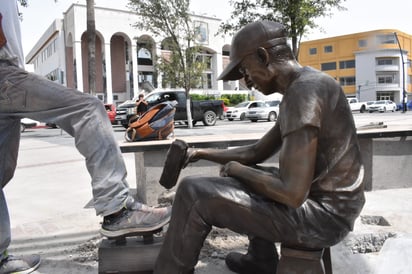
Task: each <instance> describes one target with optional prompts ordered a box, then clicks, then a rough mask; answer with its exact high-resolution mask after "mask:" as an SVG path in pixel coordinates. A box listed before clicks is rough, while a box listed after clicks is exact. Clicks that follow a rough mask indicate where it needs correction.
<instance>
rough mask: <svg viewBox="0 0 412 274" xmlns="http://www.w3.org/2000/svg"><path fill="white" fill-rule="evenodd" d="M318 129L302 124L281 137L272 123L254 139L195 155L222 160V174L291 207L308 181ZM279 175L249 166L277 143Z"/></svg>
mask: <svg viewBox="0 0 412 274" xmlns="http://www.w3.org/2000/svg"><path fill="white" fill-rule="evenodd" d="M317 134H318V130H317V129H316V128H314V127H310V126H307V127H304V128H302V129H300V130H297V131H295V132H292V133H290V134H289V135H287V136H286V137H284V138H283V140H282V141H281V138H280V131H279V128H278V126H275V127H273V128H272V129H271V130H270V131H269V132H268V133H267V134H266V135H265V136H263V137H262V139H261V140H260V141H258V142H257V143H255V144H253V145H250V146H244V147H239V148H236V149H228V150H198V151H197V153H198V155H197V159H206V160H210V161H214V162H218V163H221V164H224V167H223V168H222V171H221V175H222V176H231V177H234V178H237V179H238V180H239V181H241V182H242V183H244V184H245V185H247V186H248V187H250V188H251V189H252V190H253V191H254V192H256V193H258V194H261V195H263V196H265V197H268V198H270V199H272V200H274V201H277V202H280V203H283V204H286V205H288V206H291V207H294V208H296V207H299V206H300V205H302V203H303V202H304V201H305V199H306V197H307V195H308V193H309V189H310V186H311V183H312V179H313V175H314V170H315V162H316V149H317V142H318V139H317ZM277 144H279V145H281V150H280V154H279V163H280V165H281V166H280V176H279V177H275V175H274V174H272V173H269V172H266V171H264V170H260V169H256V168H253V167H250V165H252V164H256V163H260V162H261V160H262V159H263V160H264V159H266V158H267V157H270V156H271V155H272V154H273V153H275V152H276V151H277V150H278V149H279V146H278V145H277Z"/></svg>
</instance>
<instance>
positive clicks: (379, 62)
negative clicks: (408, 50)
mask: <svg viewBox="0 0 412 274" xmlns="http://www.w3.org/2000/svg"><path fill="white" fill-rule="evenodd" d="M394 63H395V62H394V60H393V59H389V58H381V59H377V60H376V64H377V65H378V66H384V65H393V64H394Z"/></svg>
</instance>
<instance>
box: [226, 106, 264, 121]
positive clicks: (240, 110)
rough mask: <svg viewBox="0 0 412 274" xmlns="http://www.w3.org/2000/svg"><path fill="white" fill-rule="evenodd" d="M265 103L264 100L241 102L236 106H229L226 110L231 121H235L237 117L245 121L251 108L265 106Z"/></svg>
mask: <svg viewBox="0 0 412 274" xmlns="http://www.w3.org/2000/svg"><path fill="white" fill-rule="evenodd" d="M264 104H265V102H264V101H246V102H242V103H239V104H237V105H236V106H234V107H228V110H227V111H226V118H227V119H228V120H229V121H233V120H235V119H237V120H241V121H243V120H245V118H246V112H247V111H248V110H249V109H251V108H255V107H260V106H264Z"/></svg>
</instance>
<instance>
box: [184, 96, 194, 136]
mask: <svg viewBox="0 0 412 274" xmlns="http://www.w3.org/2000/svg"><path fill="white" fill-rule="evenodd" d="M191 107H192V105H191V100H190V95H189V91H187V90H186V114H187V127H188V128H193V119H192V108H191Z"/></svg>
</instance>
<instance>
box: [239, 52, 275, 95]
mask: <svg viewBox="0 0 412 274" xmlns="http://www.w3.org/2000/svg"><path fill="white" fill-rule="evenodd" d="M239 72H240V73H241V74H242V75H243V77H244V79H245V82H246V85H247V87H248V88H252V87H254V88H255V89H257V90H259V91H260V92H262V93H263V94H265V95H269V94H272V93H274V92H275V91H276V90H277V89H278V87H277V84H276V74H275V73H274V72H273V70H271V69H270V68H269V67H268V66H267V65H266V63H265V62H264V61H263V60H261V59H260V58H259V57H257V56H256V55H255V54H251V55H248V56H246V57H245V58H244V59H243V60H242V62H241V63H240V67H239Z"/></svg>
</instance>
